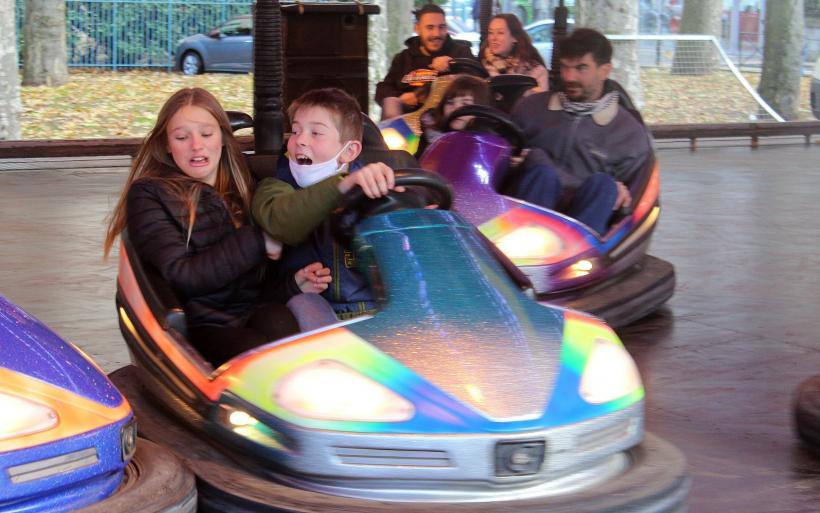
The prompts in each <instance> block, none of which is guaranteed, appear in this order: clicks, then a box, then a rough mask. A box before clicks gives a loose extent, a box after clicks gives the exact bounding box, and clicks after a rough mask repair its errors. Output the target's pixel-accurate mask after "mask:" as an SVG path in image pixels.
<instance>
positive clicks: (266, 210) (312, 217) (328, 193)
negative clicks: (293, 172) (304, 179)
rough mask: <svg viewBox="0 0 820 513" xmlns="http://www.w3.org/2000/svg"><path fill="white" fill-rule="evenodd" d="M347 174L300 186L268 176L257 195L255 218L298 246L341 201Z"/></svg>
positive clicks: (277, 236)
mask: <svg viewBox="0 0 820 513" xmlns="http://www.w3.org/2000/svg"><path fill="white" fill-rule="evenodd" d="M343 177H344V175H342V174H339V175H335V176H331V177H330V178H326V179H324V180H322V181H321V182H319V183H316V184H313V185H311V186H310V187H306V188H304V189H299V190H296V189H294V188H293V187H292V186H291V185H290V184H288V183H286V182H283V181H282V180H279V179H277V178H265V179H264V180H262V181H261V182H260V183H259V186H258V187H257V188H256V192H255V193H254V195H253V205H252V207H251V210H252V212H253V218H254V220H256V222H257V223H258V224H259V226H260V227H261V228H262V229H263V230H265V231H266V232H267V233H268V235H270V236H271V237H273V238H274V239H276V240H278V241H280V242H282V243H283V244H287V245H289V246H296V245H297V244H299V243H300V242H302V241H303V240H305V238H306V237H307V236H308V235H309V234H310V232H312V231H313V230H314V229H316V227H317V226H319V225H320V224H321V223H322V221H324V219H325V218H326V217H327V216H328V214H330V213H331V212H332V211H333V209H334V208H336V206H337V205H338V204H339V199H340V198H341V197H342V193H340V192H339V189H338V188H337V185H339V182H340V181H341V180H342V178H343Z"/></svg>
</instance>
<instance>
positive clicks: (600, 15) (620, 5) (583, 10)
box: [575, 0, 643, 108]
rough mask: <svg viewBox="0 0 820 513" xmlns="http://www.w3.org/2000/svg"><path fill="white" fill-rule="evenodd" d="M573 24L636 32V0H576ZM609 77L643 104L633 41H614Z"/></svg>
mask: <svg viewBox="0 0 820 513" xmlns="http://www.w3.org/2000/svg"><path fill="white" fill-rule="evenodd" d="M575 26H576V27H589V28H594V29H595V30H598V31H600V32H603V33H604V34H611V35H614V34H637V33H638V0H577V2H576V4H575ZM613 47H614V52H613V55H612V73H611V78H613V79H614V80H616V81H618V82H619V83H620V84H621V85H622V86H623V87H624V89H626V91H627V92H628V93H629V95H630V96H631V97H632V101H633V102H635V105H636V106H637V107H638V108H640V107H642V106H643V92H642V90H641V67H640V63H639V62H638V45H637V44H636V42H635V41H618V42H617V43H615V44H613Z"/></svg>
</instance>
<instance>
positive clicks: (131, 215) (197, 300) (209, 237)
mask: <svg viewBox="0 0 820 513" xmlns="http://www.w3.org/2000/svg"><path fill="white" fill-rule="evenodd" d="M201 191H202V192H201V195H200V199H199V203H198V205H197V211H196V220H195V222H194V227H193V230H192V231H191V236H190V240H188V227H187V226H188V210H187V208H186V206H185V204H184V202H182V201H180V200H179V199H178V198H177V197H176V196H174V195H173V194H172V193H171V191H170V189H169V188H168V186H167V185H165V183H164V182H163V181H162V180H159V179H141V180H139V181H137V182H135V183H134V184H133V186H132V187H131V189H130V190H129V191H128V198H127V206H126V212H127V213H128V215H127V217H128V220H127V227H128V236H129V237H130V238H131V241H132V243H133V244H134V247H135V249H136V250H137V254H138V255H139V256H140V258H141V259H142V261H143V262H144V263H146V264H148V265H150V266H152V267H153V268H155V269H156V270H157V271H159V273H160V274H161V275H162V277H163V278H164V279H165V280H166V281H167V282H168V283H169V284H170V286H171V288H172V289H173V291H174V292H175V293H176V295H177V297H178V298H179V300H180V301H181V302H182V304H183V308H184V310H185V314H186V320H187V321H188V325H189V326H201V325H219V326H241V325H242V324H243V323H244V321H245V318H246V316H247V315H249V314H250V313H251V311H252V310H253V308H254V307H255V306H257V305H258V304H260V303H261V302H263V301H265V300H269V301H276V302H281V303H284V302H285V301H287V299H288V298H290V297H291V296H293V295H294V294H297V293H299V289H298V287H297V286H296V282H295V281H294V280H293V277H292V276H289V277H288V278H287V279H285V278H284V276H285V275H284V274H281V273H280V272H279V271H280V270H279V269H278V266H277V265H275V264H274V265H268V263H269V262H270V261H269V259H268V258H267V255H266V253H265V242H264V239H263V237H262V231H261V230H260V229H259V228H258V227H256V226H253V225H251V224H249V223H245V224H243V225H242V226H240V227H238V228H236V227H235V226H234V225H233V221H232V220H231V216H230V214H229V213H228V207H227V205H226V203H225V201H223V199H222V198H221V197H220V196H219V194H218V193H217V192H216V191H215V190H214V189H213V188H211V187H208V186H204V187H202V189H201ZM263 269H264V272H263ZM274 271H277V273H276V275H274V274H273V273H274ZM265 273H268V274H267V276H265ZM263 277H266V278H267V279H268V280H270V281H269V282H267V281H263V279H262V278H263ZM274 283H275V285H274ZM266 285H270V287H267V286H266ZM273 289H277V290H276V291H275V292H274V290H273ZM269 294H270V295H269Z"/></svg>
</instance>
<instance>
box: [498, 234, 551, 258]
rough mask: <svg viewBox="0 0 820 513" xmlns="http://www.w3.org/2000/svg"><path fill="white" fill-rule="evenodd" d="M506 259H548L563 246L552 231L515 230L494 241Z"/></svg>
mask: <svg viewBox="0 0 820 513" xmlns="http://www.w3.org/2000/svg"><path fill="white" fill-rule="evenodd" d="M495 244H496V246H498V249H500V250H501V251H503V252H504V254H505V255H507V257H508V258H511V259H515V258H548V257H551V256H553V255H557V254H558V253H559V252H560V251H561V249H562V247H563V244H562V243H561V239H560V238H558V236H557V235H555V233H553V232H552V230H547V229H546V228H542V227H540V226H522V227H521V228H516V229H515V230H513V231H511V232H510V233H508V234H507V235H504V236H503V237H501V238H500V239H498V240H497V241H496V243H495Z"/></svg>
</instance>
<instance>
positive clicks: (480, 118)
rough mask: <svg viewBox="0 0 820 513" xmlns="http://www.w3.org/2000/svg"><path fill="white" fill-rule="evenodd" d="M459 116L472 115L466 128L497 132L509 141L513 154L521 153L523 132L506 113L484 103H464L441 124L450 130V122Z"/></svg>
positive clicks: (447, 130)
mask: <svg viewBox="0 0 820 513" xmlns="http://www.w3.org/2000/svg"><path fill="white" fill-rule="evenodd" d="M461 116H473V117H474V118H473V120H472V121H470V123H469V124H468V125H467V129H468V130H475V131H478V132H492V133H494V134H498V135H500V136H501V137H503V138H504V139H505V140H506V141H507V142H508V143H510V146H511V147H512V154H513V156H518V155H521V151H522V150H523V149H524V134H523V133H522V132H521V129H520V128H518V125H516V124H515V123H514V122H513V120H512V119H511V118H510V117H509V116H508V115H507V114H506V113H504V112H502V111H500V110H498V109H495V108H493V107H488V106H486V105H465V106H464V107H461V108H458V109H456V110H454V111H453V112H451V113H450V115H449V116H447V117H446V118H445V119H444V122H443V124H444V126H445V127H447V128H445V131H446V132H450V131H452V130H453V129H452V128H450V123H451V122H452V121H453V120H454V119H456V118H460V117H461Z"/></svg>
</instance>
